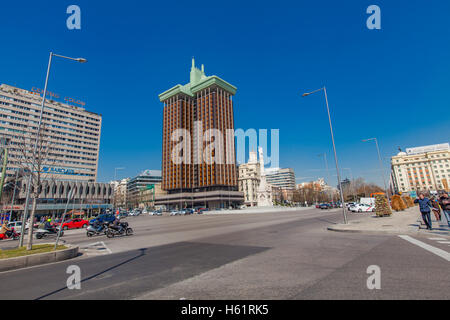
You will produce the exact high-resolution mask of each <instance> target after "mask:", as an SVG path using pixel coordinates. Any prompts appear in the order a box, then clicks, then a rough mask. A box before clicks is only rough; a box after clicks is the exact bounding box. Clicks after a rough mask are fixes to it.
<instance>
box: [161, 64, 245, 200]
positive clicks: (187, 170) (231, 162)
mask: <svg viewBox="0 0 450 320" xmlns="http://www.w3.org/2000/svg"><path fill="white" fill-rule="evenodd" d="M236 90H237V89H236V87H234V86H233V85H231V84H229V83H228V82H226V81H224V80H222V79H221V78H219V77H217V76H214V75H213V76H206V74H205V71H204V66H203V65H202V67H201V69H198V68H197V67H196V66H195V61H194V59H192V67H191V72H190V82H189V83H188V84H186V85H176V86H175V87H173V88H171V89H169V90H167V91H165V92H163V93H162V94H160V95H159V99H160V101H161V102H162V103H163V104H164V111H163V150H162V189H163V190H166V191H167V192H168V195H167V196H166V198H165V200H164V199H159V200H160V202H161V203H163V202H164V203H166V204H167V205H169V206H171V205H174V206H177V207H179V206H184V205H185V204H184V202H183V199H184V198H185V197H186V201H185V203H186V205H188V206H192V205H194V206H195V205H199V206H200V205H202V206H204V205H206V206H208V207H211V208H215V207H223V206H224V204H225V202H224V201H223V200H222V198H227V199H231V200H229V201H228V203H231V202H232V203H233V204H237V203H239V202H242V200H243V195H242V193H241V192H239V191H238V182H237V170H236V165H235V149H234V148H235V146H234V117H233V99H232V97H233V96H234V94H235V93H236ZM180 129H182V130H185V131H186V132H187V133H188V134H189V136H188V137H184V138H183V140H178V139H176V137H175V138H174V133H176V132H177V131H179V130H180ZM214 130H216V131H218V132H220V133H221V134H222V136H220V138H219V137H217V136H213V135H214V132H213V131H214ZM230 131H231V132H232V136H231V138H230V137H229V136H228V137H227V136H226V134H227V133H230ZM212 141H214V142H215V143H216V148H215V149H214V151H213V152H211V153H209V154H207V153H206V152H205V151H206V150H208V145H209V144H210V142H212ZM180 142H182V143H183V151H182V152H183V156H184V160H183V161H182V163H177V162H175V161H174V159H173V157H174V148H177V147H179V144H180ZM188 149H189V151H188ZM175 151H176V150H175ZM206 157H209V158H208V159H207V158H206ZM209 192H212V193H211V194H209ZM197 196H198V197H197ZM180 197H181V199H180Z"/></svg>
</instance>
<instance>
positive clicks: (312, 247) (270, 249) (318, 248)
mask: <svg viewBox="0 0 450 320" xmlns="http://www.w3.org/2000/svg"><path fill="white" fill-rule="evenodd" d="M360 216H361V215H360V214H355V215H351V216H350V219H354V218H355V217H358V218H359V217H360ZM127 220H128V222H129V223H130V225H131V226H132V227H133V229H134V230H135V235H133V236H130V237H119V238H114V239H107V238H106V237H104V236H100V237H95V238H87V237H86V235H85V231H84V230H73V231H69V232H67V233H66V235H65V236H64V240H65V241H67V242H69V243H73V244H79V245H80V247H81V248H82V250H81V252H82V253H83V254H82V255H81V256H80V257H78V258H75V259H72V260H70V261H64V262H60V263H56V264H49V265H44V266H37V267H32V268H27V269H21V270H16V271H9V272H3V273H0V283H2V287H4V288H8V290H2V291H1V292H0V299H176V300H178V299H449V298H450V290H448V289H449V288H450V268H449V263H450V262H449V261H448V260H447V259H446V258H445V257H446V256H445V253H444V255H443V256H439V255H438V254H436V252H433V250H431V251H430V250H426V249H424V248H423V247H421V246H418V245H416V244H414V243H412V242H410V241H406V240H405V239H403V238H400V237H399V236H397V235H373V234H372V235H364V234H352V233H338V232H332V231H327V230H326V227H327V226H329V225H330V224H332V223H336V222H341V220H342V216H341V211H340V210H332V211H321V210H317V209H311V210H303V211H297V212H277V213H255V214H228V215H194V216H179V217H167V216H166V217H149V216H141V217H135V218H131V217H130V218H128V219H127ZM415 240H419V241H420V243H424V244H426V245H428V246H431V247H432V248H435V249H437V250H438V251H439V250H441V251H440V252H441V253H442V252H449V251H450V250H449V249H450V246H449V244H447V243H445V242H446V241H438V240H436V239H429V238H418V237H415ZM441 240H442V239H441ZM444 240H445V239H444ZM12 244H13V242H7V241H5V242H3V243H1V244H0V246H1V247H7V246H10V245H12ZM425 247H426V246H425ZM70 265H77V266H79V267H80V270H81V289H79V290H78V289H72V290H69V289H68V288H67V285H66V281H67V278H68V277H69V276H70V275H69V274H67V273H66V270H67V267H68V266H70ZM372 265H376V266H378V267H379V268H380V271H381V276H380V280H381V282H380V283H381V289H379V290H376V289H375V290H369V289H368V288H367V284H366V282H367V278H368V277H369V276H370V274H367V268H368V267H369V266H372Z"/></svg>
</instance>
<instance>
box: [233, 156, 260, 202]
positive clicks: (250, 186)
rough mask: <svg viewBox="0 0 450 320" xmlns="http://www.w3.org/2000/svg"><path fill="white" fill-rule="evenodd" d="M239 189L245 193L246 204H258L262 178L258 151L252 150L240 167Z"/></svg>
mask: <svg viewBox="0 0 450 320" xmlns="http://www.w3.org/2000/svg"><path fill="white" fill-rule="evenodd" d="M238 170H239V178H238V185H239V191H241V192H243V193H244V204H245V205H246V206H248V207H254V206H257V205H258V186H259V183H260V180H261V174H260V165H259V162H258V159H257V153H256V152H254V151H251V152H250V156H249V160H248V162H247V163H244V164H241V165H240V166H239V168H238Z"/></svg>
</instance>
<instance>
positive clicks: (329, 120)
mask: <svg viewBox="0 0 450 320" xmlns="http://www.w3.org/2000/svg"><path fill="white" fill-rule="evenodd" d="M319 91H323V93H324V94H325V102H326V105H327V112H328V122H329V123H330V132H331V141H332V143H333V151H334V160H335V162H336V173H337V179H338V185H339V193H340V195H341V203H342V214H343V215H344V223H345V224H347V223H348V222H347V213H346V212H345V203H344V192H343V190H342V184H341V175H340V173H339V164H338V158H337V153H336V145H335V144H334V134H333V125H332V124H331V116H330V107H329V106H328V96H327V89H326V87H325V86H324V87H322V88H320V89H317V90H314V91H311V92H307V93H303V94H302V97H307V96H309V95H311V94H313V93H316V92H319Z"/></svg>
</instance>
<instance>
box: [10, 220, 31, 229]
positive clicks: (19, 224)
mask: <svg viewBox="0 0 450 320" xmlns="http://www.w3.org/2000/svg"><path fill="white" fill-rule="evenodd" d="M29 225H30V224H29V223H28V222H27V224H26V225H25V230H28V227H29ZM8 228H11V229H12V228H13V229H14V231H16V232H20V230H22V221H11V222H10V223H8Z"/></svg>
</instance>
